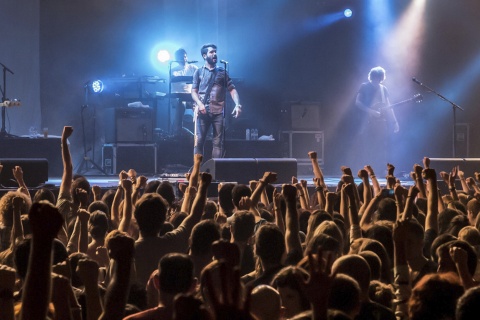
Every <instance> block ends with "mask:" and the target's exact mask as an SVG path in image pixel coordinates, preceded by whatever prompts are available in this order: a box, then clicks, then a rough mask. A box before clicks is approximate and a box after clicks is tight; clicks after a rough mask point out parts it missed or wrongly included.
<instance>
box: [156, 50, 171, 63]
mask: <svg viewBox="0 0 480 320" xmlns="http://www.w3.org/2000/svg"><path fill="white" fill-rule="evenodd" d="M157 59H158V61H160V62H166V61H168V60H170V53H168V51H167V50H160V51H158V53H157Z"/></svg>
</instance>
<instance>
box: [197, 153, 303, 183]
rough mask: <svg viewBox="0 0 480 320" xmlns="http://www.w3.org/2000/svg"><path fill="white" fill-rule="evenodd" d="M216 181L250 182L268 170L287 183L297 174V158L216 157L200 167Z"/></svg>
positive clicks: (278, 179)
mask: <svg viewBox="0 0 480 320" xmlns="http://www.w3.org/2000/svg"><path fill="white" fill-rule="evenodd" d="M200 171H202V172H209V173H210V174H211V175H212V177H213V179H214V180H216V181H235V182H238V183H242V184H248V182H249V181H250V180H258V179H260V178H261V177H262V176H263V174H264V173H265V172H266V171H272V172H276V173H277V174H278V178H277V181H276V182H277V183H287V182H290V181H291V178H292V176H296V175H297V160H296V159H290V158H259V159H256V158H214V159H210V160H208V161H207V162H205V163H204V164H203V165H202V167H201V168H200Z"/></svg>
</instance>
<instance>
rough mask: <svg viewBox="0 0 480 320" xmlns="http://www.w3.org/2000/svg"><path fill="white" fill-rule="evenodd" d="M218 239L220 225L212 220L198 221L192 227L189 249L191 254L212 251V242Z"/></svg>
mask: <svg viewBox="0 0 480 320" xmlns="http://www.w3.org/2000/svg"><path fill="white" fill-rule="evenodd" d="M219 239H220V226H219V225H218V223H216V222H215V221H213V220H203V221H200V222H199V223H198V224H197V225H195V227H193V229H192V233H191V235H190V250H191V253H192V254H193V255H206V254H211V253H212V243H213V242H215V241H217V240H219Z"/></svg>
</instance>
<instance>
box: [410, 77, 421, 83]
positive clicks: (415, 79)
mask: <svg viewBox="0 0 480 320" xmlns="http://www.w3.org/2000/svg"><path fill="white" fill-rule="evenodd" d="M412 81H413V82H415V83H417V84H419V85H422V83H421V82H420V81H418V80H417V78H415V77H413V78H412Z"/></svg>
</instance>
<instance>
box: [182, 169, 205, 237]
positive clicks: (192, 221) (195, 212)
mask: <svg viewBox="0 0 480 320" xmlns="http://www.w3.org/2000/svg"><path fill="white" fill-rule="evenodd" d="M199 178H200V181H199V182H200V183H199V185H198V191H197V194H196V197H195V200H193V205H192V210H191V213H190V214H189V215H188V217H186V218H185V220H183V222H182V224H181V225H183V226H185V229H186V230H187V232H188V233H190V232H191V231H192V229H193V227H194V226H195V225H196V224H197V223H198V222H199V221H200V219H201V218H202V214H203V210H204V208H205V203H207V191H208V186H209V185H210V184H211V183H212V175H211V174H209V173H206V172H202V173H200V176H199Z"/></svg>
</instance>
